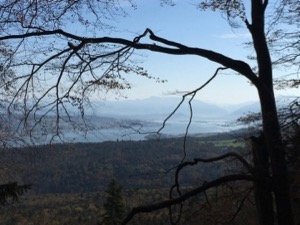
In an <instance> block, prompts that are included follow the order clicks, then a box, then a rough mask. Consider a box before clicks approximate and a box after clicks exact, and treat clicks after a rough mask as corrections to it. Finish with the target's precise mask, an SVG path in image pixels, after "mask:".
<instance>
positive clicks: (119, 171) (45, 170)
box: [4, 135, 243, 194]
mask: <svg viewBox="0 0 300 225" xmlns="http://www.w3.org/2000/svg"><path fill="white" fill-rule="evenodd" d="M230 138H232V137H230V136H224V135H219V136H218V135H213V136H210V138H209V137H204V138H189V140H188V141H187V145H186V149H185V150H186V153H187V158H186V160H191V159H193V158H194V157H203V158H209V157H213V156H216V155H219V154H220V153H221V152H226V151H229V150H228V149H229V146H228V145H230V147H231V151H232V147H233V146H232V142H231V141H230ZM234 147H235V148H234V151H239V152H241V149H242V148H243V146H241V145H236V146H234ZM4 154H5V156H6V157H5V158H6V160H8V161H9V162H10V164H12V165H14V167H13V169H12V170H11V173H13V174H15V177H17V178H18V179H19V181H20V182H24V183H30V184H32V191H33V192H34V193H36V194H46V193H87V192H97V191H101V190H104V189H105V188H106V187H107V184H108V183H109V182H110V180H111V179H112V178H115V179H116V180H117V181H118V183H120V184H121V185H122V186H123V187H124V188H125V189H138V188H163V187H170V185H171V184H173V182H174V181H173V179H174V170H171V171H170V169H171V168H174V167H175V166H176V165H178V164H179V163H180V161H181V160H182V158H183V155H184V152H183V138H169V139H161V140H146V141H118V142H103V143H76V144H74V143H73V144H55V145H43V146H37V147H35V148H30V149H27V148H22V149H9V150H5V152H4ZM233 166H235V165H232V166H230V163H229V164H221V163H220V162H219V163H212V164H209V165H208V164H201V165H199V166H196V167H195V168H189V169H188V172H186V173H185V172H183V174H182V179H181V183H182V184H189V185H193V184H199V183H202V182H204V181H208V180H211V179H213V178H215V177H216V176H217V175H218V176H220V174H224V173H226V172H228V170H229V168H230V167H231V168H232V167H233Z"/></svg>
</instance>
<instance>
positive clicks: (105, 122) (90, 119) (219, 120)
mask: <svg viewBox="0 0 300 225" xmlns="http://www.w3.org/2000/svg"><path fill="white" fill-rule="evenodd" d="M180 102H181V98H175V97H173V98H171V97H166V98H162V97H150V98H147V99H144V100H123V101H105V102H92V104H91V105H92V107H91V108H90V109H85V123H83V121H82V120H81V118H80V117H76V118H74V121H75V124H74V123H73V124H72V123H69V122H63V120H65V121H68V120H67V118H61V119H62V123H61V124H60V133H61V134H62V137H63V139H64V140H65V141H67V142H102V141H108V140H110V141H114V140H143V139H145V138H146V137H147V136H149V134H154V133H155V132H157V131H158V130H159V129H160V128H162V126H163V122H164V120H165V119H166V118H168V116H170V115H171V114H172V113H173V112H174V110H175V109H176V108H177V107H178V105H179V104H180ZM191 107H192V108H190V105H189V99H186V100H185V101H184V102H183V103H182V105H181V106H180V107H178V109H177V111H176V112H174V114H172V117H170V118H169V119H168V120H167V121H165V122H166V123H165V125H164V129H162V130H161V133H163V134H164V135H165V136H170V135H171V136H178V135H184V134H185V132H186V131H187V128H189V129H188V132H189V134H199V133H202V134H204V133H216V132H226V131H229V130H232V129H235V128H233V127H232V124H233V123H234V122H235V121H236V119H237V118H239V117H240V116H243V115H246V114H247V113H250V112H258V111H259V104H258V103H249V104H240V105H226V106H219V105H216V104H212V103H206V102H202V101H199V100H193V101H192V102H191ZM191 109H192V110H191ZM68 110H70V111H72V110H74V109H73V108H69V109H68ZM74 114H75V115H76V113H74ZM191 115H192V121H191V125H190V126H189V127H188V124H189V119H190V116H191ZM2 116H5V114H4V112H3V114H2ZM32 122H33V121H32ZM28 123H29V124H30V121H28ZM9 124H10V125H12V124H14V125H13V127H16V126H17V123H16V122H13V121H11V122H9ZM55 124H56V117H55V115H53V114H50V115H48V116H46V117H44V124H43V126H40V127H39V126H36V127H35V129H34V133H33V136H32V137H34V139H36V140H38V143H41V144H44V143H47V142H49V140H51V138H52V137H53V134H54V133H55V132H56V125H55ZM3 128H4V127H3ZM86 128H87V130H88V131H89V132H87V133H85V129H86ZM238 128H240V127H238ZM22 138H25V139H26V135H25V136H22ZM57 141H58V142H60V141H61V140H60V139H57Z"/></svg>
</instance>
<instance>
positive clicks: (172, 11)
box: [110, 0, 295, 104]
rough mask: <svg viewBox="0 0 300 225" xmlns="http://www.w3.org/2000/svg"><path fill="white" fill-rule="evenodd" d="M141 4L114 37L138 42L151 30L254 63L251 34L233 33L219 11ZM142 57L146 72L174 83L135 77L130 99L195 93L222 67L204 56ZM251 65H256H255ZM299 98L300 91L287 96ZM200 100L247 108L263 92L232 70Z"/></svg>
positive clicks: (187, 4)
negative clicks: (250, 44) (243, 103)
mask: <svg viewBox="0 0 300 225" xmlns="http://www.w3.org/2000/svg"><path fill="white" fill-rule="evenodd" d="M137 2H138V4H137V5H138V8H137V9H136V10H132V9H130V8H128V16H127V17H125V18H124V19H120V20H119V21H118V23H117V24H118V26H119V28H118V32H116V33H112V34H110V35H111V36H119V37H124V38H130V39H133V38H134V37H135V36H136V35H137V34H141V33H142V32H143V31H144V30H145V29H146V28H151V29H152V30H153V31H154V32H155V34H156V35H158V36H161V37H164V38H166V39H169V40H173V41H176V42H180V43H182V44H184V45H188V46H193V47H199V48H205V49H210V50H213V51H217V52H220V53H222V54H224V55H227V56H229V57H232V58H235V59H242V60H246V61H247V62H249V60H248V59H247V55H249V54H251V53H253V50H252V49H251V48H246V47H245V45H243V43H245V42H247V41H249V40H250V36H249V34H248V32H247V30H246V29H245V28H238V29H232V28H231V27H230V26H229V25H228V23H227V21H226V19H224V18H223V17H222V15H221V14H220V13H219V12H210V11H207V12H203V11H201V10H199V9H197V7H196V5H195V4H196V3H197V2H198V1H196V0H195V1H193V0H190V1H184V0H182V1H176V2H177V5H176V6H175V7H169V6H164V7H161V6H160V1H159V0H151V1H150V0H139V1H137ZM241 25H243V24H241ZM136 53H140V54H141V56H140V57H138V59H139V60H141V61H142V64H141V65H142V66H143V67H144V68H146V69H148V71H149V72H150V73H151V74H152V75H154V76H157V77H159V78H161V79H166V80H168V82H167V83H164V84H158V83H155V82H154V81H153V80H147V79H145V78H137V77H136V76H133V77H129V78H128V80H130V81H131V83H132V84H133V89H132V90H130V91H128V92H126V95H127V96H128V98H130V99H140V98H147V97H149V96H165V95H170V93H173V92H175V91H191V90H193V89H195V88H197V87H199V86H201V85H202V84H203V83H204V82H205V81H206V80H207V79H209V77H210V76H212V75H213V73H214V72H215V70H216V68H217V67H218V66H219V65H218V64H215V63H211V62H210V61H208V60H206V59H202V58H200V57H198V56H172V55H164V54H159V53H151V52H147V51H137V52H136ZM249 63H250V64H251V63H252V64H253V62H251V61H250V62H249ZM293 93H295V90H293V91H291V92H290V93H285V94H293ZM277 94H278V95H282V94H283V93H277ZM197 98H198V99H200V100H203V101H207V102H213V103H218V104H225V103H241V102H247V101H256V100H257V93H256V90H255V88H254V87H253V86H251V85H250V84H249V82H248V81H247V80H246V79H245V78H244V77H242V76H238V75H236V74H235V73H234V72H232V71H230V70H227V71H226V72H223V73H222V74H220V75H219V76H218V77H217V78H216V79H215V80H214V81H213V82H212V83H211V84H210V85H209V86H207V87H206V88H205V89H204V90H202V91H201V92H199V93H198V95H197Z"/></svg>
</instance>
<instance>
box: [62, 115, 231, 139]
mask: <svg viewBox="0 0 300 225" xmlns="http://www.w3.org/2000/svg"><path fill="white" fill-rule="evenodd" d="M231 123H232V121H228V120H220V119H218V120H215V119H214V120H196V121H193V122H192V123H191V124H190V126H189V128H188V134H190V135H192V134H206V133H220V132H227V131H231V130H234V128H233V127H232V126H229V125H230V124H231ZM162 125H163V121H151V122H146V123H144V124H143V123H141V124H135V125H133V126H132V127H130V126H122V125H121V126H116V127H111V128H100V129H96V130H91V131H89V132H87V133H86V134H84V135H82V134H80V133H75V132H66V133H64V138H65V140H66V141H67V142H103V141H117V140H133V141H138V140H145V139H147V138H150V137H155V136H156V132H157V131H158V130H159V129H160V128H161V127H162ZM187 126H188V121H187V120H181V121H180V120H179V121H169V122H167V123H166V125H165V127H164V128H163V129H162V130H161V131H160V134H162V136H163V137H173V136H183V135H184V134H185V133H186V130H187Z"/></svg>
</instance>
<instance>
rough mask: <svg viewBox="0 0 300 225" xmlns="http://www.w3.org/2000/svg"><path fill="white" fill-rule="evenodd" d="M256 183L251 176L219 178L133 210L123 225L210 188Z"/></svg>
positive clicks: (240, 175)
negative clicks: (240, 182)
mask: <svg viewBox="0 0 300 225" xmlns="http://www.w3.org/2000/svg"><path fill="white" fill-rule="evenodd" d="M242 180H243V181H256V180H258V178H256V177H254V176H251V175H244V174H233V175H228V176H223V177H221V178H218V179H216V180H213V181H211V182H207V183H204V184H203V185H202V186H200V187H197V188H195V189H193V190H191V191H189V192H186V193H185V194H183V195H181V196H180V197H178V198H174V199H170V200H165V201H161V202H157V203H154V204H151V205H144V206H139V207H136V208H133V209H132V211H131V212H130V213H129V214H128V215H127V217H126V218H125V219H124V220H123V222H122V225H125V224H127V223H128V222H129V221H130V220H131V219H132V218H133V217H134V216H135V215H136V214H138V213H148V212H153V211H156V210H159V209H164V208H169V207H171V206H173V205H177V204H180V203H182V202H184V201H186V200H187V199H189V198H191V197H193V196H195V195H197V194H200V193H202V192H204V191H206V190H208V189H210V188H213V187H217V186H220V185H222V184H225V183H228V182H232V181H242Z"/></svg>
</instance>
